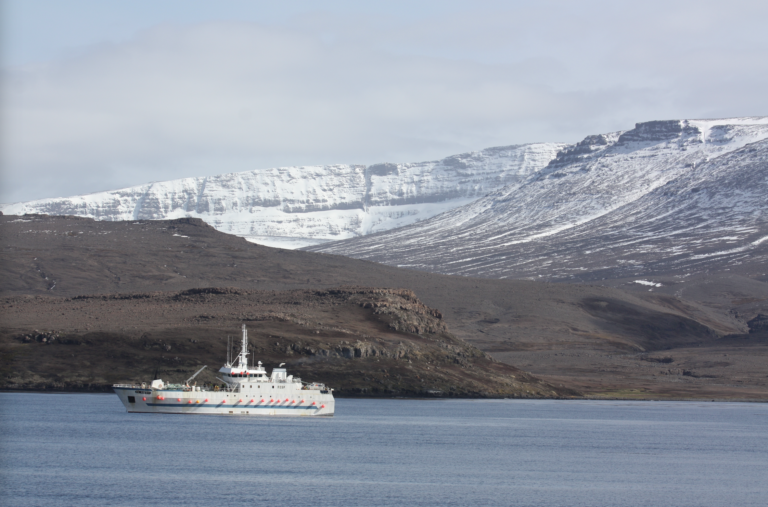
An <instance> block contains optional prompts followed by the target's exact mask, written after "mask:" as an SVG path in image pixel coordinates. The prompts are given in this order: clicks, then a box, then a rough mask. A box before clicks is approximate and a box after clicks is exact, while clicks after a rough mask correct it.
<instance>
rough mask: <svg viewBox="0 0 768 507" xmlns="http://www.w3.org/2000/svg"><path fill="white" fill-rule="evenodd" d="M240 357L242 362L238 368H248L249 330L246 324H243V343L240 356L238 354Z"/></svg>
mask: <svg viewBox="0 0 768 507" xmlns="http://www.w3.org/2000/svg"><path fill="white" fill-rule="evenodd" d="M238 359H240V364H238V365H237V366H238V368H243V369H246V370H247V369H248V331H247V330H246V329H245V324H243V344H242V346H241V347H240V356H238Z"/></svg>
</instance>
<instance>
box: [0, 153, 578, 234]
mask: <svg viewBox="0 0 768 507" xmlns="http://www.w3.org/2000/svg"><path fill="white" fill-rule="evenodd" d="M562 146H563V145H561V144H556V143H541V144H529V145H520V146H505V147H499V148H489V149H486V150H483V151H480V152H472V153H465V154H462V155H454V156H451V157H448V158H445V159H443V160H440V161H434V162H422V163H412V164H376V165H372V166H368V167H366V166H360V165H330V166H310V167H281V168H275V169H266V170H257V171H249V172H242V173H229V174H222V175H219V176H212V177H206V178H185V179H182V180H174V181H166V182H159V183H150V184H147V185H142V186H139V187H132V188H126V189H122V190H115V191H110V192H101V193H97V194H90V195H83V196H76V197H67V198H60V199H43V200H40V201H31V202H26V203H17V204H11V205H3V206H0V208H1V209H2V211H3V212H4V213H6V214H17V215H21V214H24V213H45V214H51V215H76V216H85V217H91V218H95V219H97V220H159V219H168V218H181V217H197V218H201V219H203V220H205V221H206V222H208V223H209V224H211V225H212V226H214V227H216V228H217V229H218V230H220V231H222V232H227V233H230V234H236V235H239V236H244V237H247V238H250V239H252V240H254V241H257V242H260V243H262V244H268V245H276V246H282V247H287V248H291V247H297V246H302V245H306V244H316V243H322V242H325V241H329V240H337V239H345V238H352V237H357V236H363V235H366V234H370V233H372V232H376V231H383V230H388V229H391V228H394V227H401V226H404V225H408V224H412V223H415V222H417V221H419V220H425V219H427V218H429V217H432V216H434V215H436V214H439V213H441V212H443V211H445V210H448V209H452V208H455V207H457V206H460V205H463V204H466V203H468V202H471V201H473V200H475V199H478V198H480V197H482V196H484V195H486V194H487V193H488V192H490V191H492V190H494V189H497V188H501V187H504V186H508V185H516V184H518V183H519V182H521V181H523V180H524V179H525V178H527V177H528V176H530V175H531V174H533V173H535V172H537V171H539V170H540V169H541V168H543V167H545V166H546V165H547V164H548V163H549V161H550V160H551V159H552V158H553V157H554V156H555V153H557V150H558V149H560V148H561V147H562Z"/></svg>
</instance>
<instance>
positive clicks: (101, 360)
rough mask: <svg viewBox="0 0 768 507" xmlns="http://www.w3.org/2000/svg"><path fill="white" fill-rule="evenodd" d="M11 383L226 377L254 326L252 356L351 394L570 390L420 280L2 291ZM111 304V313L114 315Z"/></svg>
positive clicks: (93, 386)
mask: <svg viewBox="0 0 768 507" xmlns="http://www.w3.org/2000/svg"><path fill="white" fill-rule="evenodd" d="M0 307H2V308H3V310H4V312H6V314H7V316H6V318H5V319H4V325H3V327H2V328H1V329H0V357H2V358H3V361H2V364H1V365H0V388H3V389H37V390H90V391H94V390H96V391H108V390H109V389H110V386H111V385H112V384H113V383H120V382H129V381H130V382H133V381H137V382H141V381H148V380H151V378H152V376H153V375H154V373H155V372H157V373H158V375H159V376H161V377H163V378H164V379H166V380H170V381H183V380H184V379H185V378H187V377H189V376H190V375H191V374H192V373H194V372H195V371H197V370H198V369H199V368H200V366H201V365H202V364H207V365H209V366H210V368H208V369H207V370H205V371H204V372H203V373H202V374H201V375H200V376H199V377H197V380H198V381H199V382H208V383H218V380H217V379H216V370H217V369H218V367H216V366H215V365H217V364H222V363H223V361H224V358H226V357H227V345H226V344H227V341H226V337H227V335H228V334H237V332H238V328H239V326H240V325H241V324H242V323H243V322H245V323H246V324H247V325H248V327H249V331H250V332H249V340H250V345H249V350H250V352H251V356H250V357H251V358H252V360H254V361H256V360H261V361H263V362H264V364H265V366H266V367H267V368H272V367H274V366H277V365H278V364H280V363H283V362H284V363H287V367H288V368H289V369H290V372H291V373H292V374H295V375H300V376H301V377H302V378H303V379H304V380H309V381H322V382H325V383H327V384H329V385H330V386H331V387H332V388H334V389H335V390H336V394H337V395H342V396H356V395H367V396H414V395H416V396H463V397H467V396H469V397H524V398H527V397H547V398H549V397H566V396H573V395H576V394H577V393H575V392H573V391H571V390H568V389H562V388H559V387H555V386H552V385H550V384H547V383H544V382H541V381H540V380H538V379H536V378H534V377H533V376H531V375H530V374H528V373H526V372H523V371H520V370H518V369H517V368H514V367H512V366H509V365H506V364H502V363H499V362H496V361H494V360H493V359H491V357H490V356H489V355H487V354H485V353H483V352H482V351H480V350H479V349H477V348H475V347H473V346H472V345H470V344H469V343H467V342H465V341H463V340H460V339H458V338H456V337H455V336H453V335H451V334H450V333H449V332H448V329H447V328H446V326H445V324H444V323H443V322H442V316H441V314H440V312H438V311H437V310H435V309H432V308H429V307H428V306H426V305H425V304H423V303H422V302H421V301H419V300H418V299H417V298H416V296H415V294H414V293H413V292H412V291H410V290H404V289H386V288H385V289H379V288H367V287H338V288H334V289H330V290H319V291H318V290H293V291H247V290H241V289H235V288H202V289H191V290H186V291H180V292H170V293H167V292H166V293H159V292H154V293H133V294H116V295H114V294H113V295H92V296H78V297H73V298H55V297H26V296H20V297H11V298H2V299H1V300H0ZM107 315H109V317H108V318H107V317H106V316H107Z"/></svg>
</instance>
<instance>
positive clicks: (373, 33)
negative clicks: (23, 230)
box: [0, 0, 768, 203]
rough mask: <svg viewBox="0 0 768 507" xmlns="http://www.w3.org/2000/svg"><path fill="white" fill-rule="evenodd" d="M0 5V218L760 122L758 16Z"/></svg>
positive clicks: (566, 8) (664, 8) (699, 9)
mask: <svg viewBox="0 0 768 507" xmlns="http://www.w3.org/2000/svg"><path fill="white" fill-rule="evenodd" d="M281 4H285V5H281ZM0 5H2V12H1V13H0V14H2V16H1V18H0V19H2V23H3V26H2V31H1V33H2V37H3V39H2V44H1V46H0V47H2V63H1V66H2V95H1V97H2V103H1V105H2V107H1V108H0V119H1V120H2V124H1V125H0V142H1V143H2V144H1V145H0V148H1V150H0V157H2V158H0V162H1V163H2V180H0V181H1V183H2V187H1V188H0V202H6V203H7V202H15V201H25V200H32V199H39V198H44V197H58V196H68V195H76V194H83V193H89V192H95V191H100V190H110V189H116V188H121V187H126V186H132V185H138V184H142V183H146V182H149V181H162V180H168V179H174V178H181V177H186V176H205V175H213V174H220V173H224V172H232V171H244V170H250V169H260V168H268V167H276V166H288V165H320V164H334V163H344V164H372V163H376V162H417V161H422V160H433V159H437V158H442V157H445V156H448V155H452V154H455V153H462V152H466V151H472V150H480V149H483V148H486V147H490V146H500V145H508V144H520V143H528V142H536V141H563V142H575V141H578V140H580V139H582V138H583V137H585V136H586V135H589V134H595V133H601V132H610V131H615V130H625V129H629V128H632V126H633V125H634V124H635V123H636V122H640V121H648V120H656V119H677V118H712V117H730V116H762V115H768V93H766V90H768V37H767V36H766V26H767V25H768V2H765V1H764V0H762V1H753V2H739V1H734V0H729V1H728V2H723V1H717V2H710V1H703V0H696V1H690V2H688V1H678V2H675V1H663V2H653V1H648V0H645V1H643V2H621V1H617V0H610V1H557V2H555V1H543V0H536V1H529V2H514V1H504V2H492V1H487V2H482V1H478V0H473V1H467V2H464V1H453V2H452V1H447V0H441V1H434V2H431V1H423V2H418V1H415V0H409V1H403V2H399V1H393V0H388V1H386V2H359V1H347V2H344V1H339V2H323V1H307V2H299V1H293V2H258V1H255V0H248V1H237V0H227V1H226V2H212V1H195V0H165V1H161V0H151V1H142V0H130V1H121V0H111V1H109V2H105V1H102V0H68V1H66V2H62V1H59V0H13V1H8V0H5V1H3V2H2V4H0Z"/></svg>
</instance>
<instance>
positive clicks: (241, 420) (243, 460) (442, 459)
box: [0, 393, 768, 507]
mask: <svg viewBox="0 0 768 507" xmlns="http://www.w3.org/2000/svg"><path fill="white" fill-rule="evenodd" d="M336 409H337V415H336V417H334V418H316V419H303V418H302V419H275V418H264V419H260V418H246V417H239V416H184V415H161V414H128V413H126V412H125V409H124V408H123V406H122V404H121V403H120V402H119V400H118V399H117V396H115V395H93V394H17V393H0V429H1V430H2V436H1V437H0V438H1V439H2V440H1V447H0V451H1V453H2V455H1V456H0V481H1V482H0V503H2V505H7V506H20V507H21V506H33V505H34V506H37V505H39V506H46V507H50V506H106V505H120V506H123V505H124V506H134V505H135V506H151V505H158V506H159V505H185V506H186V505H221V506H240V505H267V504H268V505H274V506H286V507H287V506H304V505H311V506H326V505H328V506H337V505H338V506H341V505H361V506H401V505H407V506H427V505H429V506H433V505H434V506H438V505H439V506H448V505H456V506H471V505H521V506H582V505H583V506H601V505H605V506H654V507H659V506H667V505H672V506H684V505H690V506H697V507H700V506H753V505H754V506H760V507H764V506H765V505H768V405H766V404H742V403H693V402H610V401H599V402H598V401H517V400H515V401H512V400H499V401H470V400H445V401H441V400H431V401H413V400H344V399H340V400H337V405H336Z"/></svg>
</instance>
